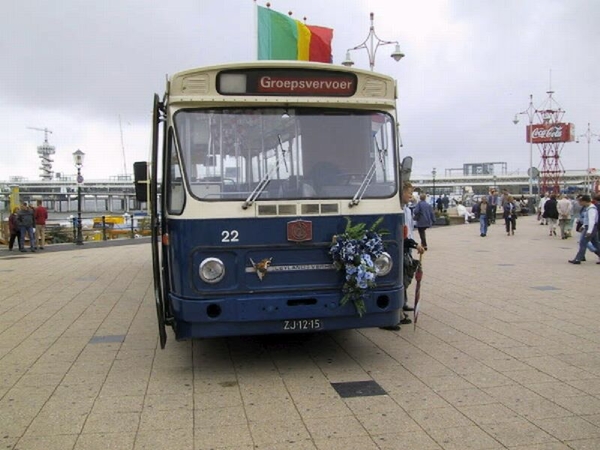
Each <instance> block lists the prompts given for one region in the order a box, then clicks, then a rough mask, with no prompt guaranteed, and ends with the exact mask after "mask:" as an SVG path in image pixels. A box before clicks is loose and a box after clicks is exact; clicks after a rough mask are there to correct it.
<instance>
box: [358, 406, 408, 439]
mask: <svg viewBox="0 0 600 450" xmlns="http://www.w3.org/2000/svg"><path fill="white" fill-rule="evenodd" d="M356 418H357V419H358V420H359V421H360V423H361V424H362V426H363V427H364V428H365V429H366V430H367V432H368V433H369V434H370V435H371V436H373V435H381V434H386V433H389V432H394V433H395V432H397V431H398V429H401V430H406V431H414V430H418V429H419V426H418V425H417V422H415V420H414V419H413V418H412V417H411V416H410V415H408V413H406V412H405V411H402V410H398V411H392V412H380V413H371V414H357V415H356Z"/></svg>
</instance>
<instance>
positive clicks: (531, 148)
mask: <svg viewBox="0 0 600 450" xmlns="http://www.w3.org/2000/svg"><path fill="white" fill-rule="evenodd" d="M532 130H533V116H529V170H528V172H529V195H530V196H532V195H533V139H532V137H531V132H532Z"/></svg>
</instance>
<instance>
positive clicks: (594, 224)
mask: <svg viewBox="0 0 600 450" xmlns="http://www.w3.org/2000/svg"><path fill="white" fill-rule="evenodd" d="M579 203H580V204H581V207H582V210H581V211H582V216H583V217H582V219H583V220H582V222H580V224H581V227H580V226H579V224H578V227H577V228H580V230H579V231H580V232H581V236H580V238H579V250H578V252H577V254H576V255H575V258H573V259H570V260H569V262H570V263H571V264H581V261H585V252H586V250H587V249H588V244H591V251H592V252H594V253H595V254H596V256H598V257H599V258H600V244H599V243H598V209H597V208H596V205H594V204H593V203H592V199H591V198H590V196H589V195H587V194H584V195H582V196H581V197H580V199H579ZM596 264H600V261H598V262H597V263H596Z"/></svg>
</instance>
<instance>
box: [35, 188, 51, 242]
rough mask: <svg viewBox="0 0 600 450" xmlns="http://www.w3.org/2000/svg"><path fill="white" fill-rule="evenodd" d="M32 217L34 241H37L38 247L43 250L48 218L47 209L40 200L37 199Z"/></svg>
mask: <svg viewBox="0 0 600 450" xmlns="http://www.w3.org/2000/svg"><path fill="white" fill-rule="evenodd" d="M34 217H35V237H36V241H39V243H38V248H40V249H41V250H43V249H44V245H46V220H48V210H47V209H46V208H44V206H43V205H42V201H41V200H38V201H37V207H36V208H35V212H34Z"/></svg>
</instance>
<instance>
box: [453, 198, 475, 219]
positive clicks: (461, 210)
mask: <svg viewBox="0 0 600 450" xmlns="http://www.w3.org/2000/svg"><path fill="white" fill-rule="evenodd" d="M456 212H457V214H458V215H459V217H464V218H465V223H469V219H474V218H475V214H472V213H470V212H469V211H467V208H466V207H465V205H463V204H462V202H461V201H460V200H459V202H458V203H457V204H456Z"/></svg>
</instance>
